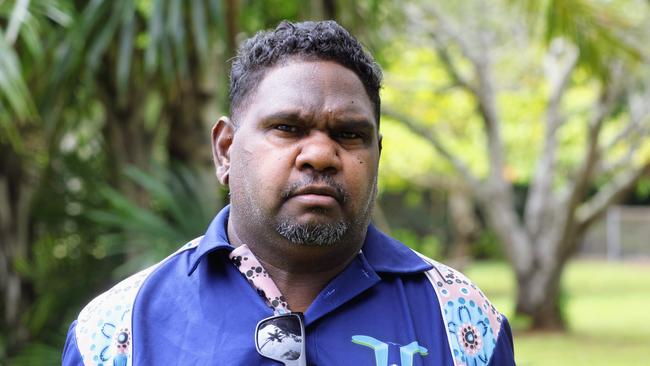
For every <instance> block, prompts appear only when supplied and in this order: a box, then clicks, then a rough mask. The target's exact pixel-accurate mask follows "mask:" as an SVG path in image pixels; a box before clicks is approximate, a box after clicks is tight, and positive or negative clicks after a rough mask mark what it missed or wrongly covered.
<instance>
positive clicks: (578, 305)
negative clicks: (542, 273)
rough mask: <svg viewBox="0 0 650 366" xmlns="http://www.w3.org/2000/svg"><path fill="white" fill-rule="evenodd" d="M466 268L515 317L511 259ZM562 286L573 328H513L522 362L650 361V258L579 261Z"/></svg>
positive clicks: (592, 365)
mask: <svg viewBox="0 0 650 366" xmlns="http://www.w3.org/2000/svg"><path fill="white" fill-rule="evenodd" d="M465 273H466V274H467V275H468V276H469V277H470V278H471V279H472V280H473V281H474V282H475V283H476V284H477V285H479V287H481V289H482V290H483V291H484V292H485V293H486V295H488V297H489V298H490V299H491V300H492V302H493V303H494V305H495V306H496V307H497V308H499V310H501V312H503V313H504V314H505V315H506V316H507V317H508V318H509V319H512V314H513V307H514V306H513V298H514V293H515V292H514V281H513V276H512V273H511V271H510V269H509V268H508V267H507V265H505V264H502V263H480V262H479V263H475V264H473V265H471V266H470V267H468V268H467V269H466V270H465ZM563 288H564V291H565V293H566V294H567V303H566V312H567V315H568V321H569V330H568V332H566V333H561V334H560V333H530V332H526V331H525V330H524V329H514V332H515V335H514V336H515V357H516V359H517V365H518V366H544V365H549V366H562V365H571V366H580V365H585V366H587V365H589V366H600V365H602V366H612V365H626V366H627V365H650V263H648V262H645V263H637V262H621V263H611V262H605V261H585V260H579V261H574V262H572V263H571V264H570V265H569V266H568V268H567V270H566V272H565V275H564V279H563Z"/></svg>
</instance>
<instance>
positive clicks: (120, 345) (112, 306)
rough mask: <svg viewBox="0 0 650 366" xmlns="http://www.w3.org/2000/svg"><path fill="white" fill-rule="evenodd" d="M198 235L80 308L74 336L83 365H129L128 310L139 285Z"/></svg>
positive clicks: (196, 242)
mask: <svg viewBox="0 0 650 366" xmlns="http://www.w3.org/2000/svg"><path fill="white" fill-rule="evenodd" d="M201 238H202V237H198V238H196V239H194V240H192V241H190V242H189V243H187V244H185V245H183V246H182V247H181V248H180V249H179V250H178V251H176V252H175V253H174V254H172V255H170V256H169V257H167V258H165V259H164V260H162V261H160V262H158V263H157V264H155V265H153V266H151V267H149V268H147V269H144V270H142V271H140V272H138V273H136V274H134V275H132V276H131V277H129V278H127V279H125V280H123V281H122V282H120V283H118V284H117V285H115V286H114V287H113V288H111V289H110V290H108V291H106V292H104V293H103V294H101V295H99V296H98V297H96V298H95V299H94V300H93V301H91V302H90V303H89V304H88V305H86V307H85V308H84V309H83V310H81V313H80V314H79V317H78V318H77V327H76V331H75V336H76V338H77V347H78V348H79V352H80V353H81V357H82V359H83V363H84V365H86V366H130V365H131V353H132V350H133V344H132V342H131V310H132V309H133V304H134V302H135V298H136V296H137V295H138V292H139V290H140V288H141V287H142V285H143V284H144V282H145V281H146V279H147V278H148V277H149V275H150V274H151V273H153V271H154V270H155V269H156V268H157V267H158V266H159V265H160V264H162V263H164V262H165V261H167V260H168V259H169V258H171V257H173V256H174V255H176V254H179V253H181V252H183V251H185V250H189V249H192V248H195V247H197V246H198V244H199V242H200V241H201Z"/></svg>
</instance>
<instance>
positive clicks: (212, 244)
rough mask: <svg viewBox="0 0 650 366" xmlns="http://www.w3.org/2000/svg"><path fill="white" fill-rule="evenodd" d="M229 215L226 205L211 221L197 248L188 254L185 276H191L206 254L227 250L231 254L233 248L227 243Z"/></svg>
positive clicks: (228, 207) (228, 208) (228, 206)
mask: <svg viewBox="0 0 650 366" xmlns="http://www.w3.org/2000/svg"><path fill="white" fill-rule="evenodd" d="M229 215H230V205H227V206H226V207H224V208H223V209H221V211H219V213H218V214H217V216H216V217H215V218H214V219H213V220H212V222H211V223H210V226H208V230H207V231H206V232H205V235H204V236H203V238H202V239H201V241H200V242H199V245H198V247H197V248H196V250H195V251H194V252H192V254H190V265H189V268H190V270H189V271H188V273H187V275H188V276H189V275H191V274H192V272H194V270H195V269H196V267H197V266H198V265H199V262H200V261H201V259H202V258H203V257H204V256H205V255H206V254H208V253H210V252H213V251H215V250H227V251H228V252H231V251H232V250H233V249H235V248H233V246H232V245H230V242H229V241H228V216H229Z"/></svg>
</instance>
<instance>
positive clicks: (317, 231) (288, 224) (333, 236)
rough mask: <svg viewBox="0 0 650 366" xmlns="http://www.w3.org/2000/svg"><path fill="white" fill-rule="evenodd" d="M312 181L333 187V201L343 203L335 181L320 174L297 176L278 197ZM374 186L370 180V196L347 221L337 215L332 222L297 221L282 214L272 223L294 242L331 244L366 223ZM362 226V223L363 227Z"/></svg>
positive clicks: (317, 244) (314, 244)
mask: <svg viewBox="0 0 650 366" xmlns="http://www.w3.org/2000/svg"><path fill="white" fill-rule="evenodd" d="M314 183H325V184H327V185H329V186H330V187H332V188H334V189H336V191H337V193H338V194H337V197H336V199H337V201H338V202H339V204H341V205H344V204H345V203H346V202H347V201H348V196H347V194H346V192H345V190H344V189H343V187H341V186H340V185H339V184H337V183H336V182H335V181H334V180H333V179H332V178H331V177H330V176H326V175H321V176H316V177H310V178H308V179H306V180H301V181H300V182H297V183H295V184H292V185H291V186H290V187H288V188H287V189H286V190H284V191H283V192H282V198H283V199H288V198H290V197H291V196H292V195H293V192H296V191H298V190H299V189H300V188H302V187H304V186H308V185H310V184H314ZM376 191H377V186H376V183H375V184H373V189H372V192H371V193H370V194H371V197H370V199H369V202H368V205H367V206H366V207H365V209H364V211H363V212H361V213H360V214H359V215H358V216H357V217H354V218H353V219H352V220H351V222H348V221H346V220H345V219H341V220H339V221H337V222H334V223H317V222H310V223H298V222H296V221H295V220H294V219H293V218H291V217H282V218H279V219H278V222H277V224H276V226H275V231H276V232H277V233H278V234H280V235H281V236H283V237H284V238H285V239H287V240H288V241H289V242H291V243H294V244H298V245H307V246H333V245H336V244H337V243H339V242H341V239H343V238H344V237H345V235H346V234H347V233H348V231H349V230H350V229H356V230H358V229H359V228H360V226H361V225H364V226H367V225H368V223H369V216H370V211H371V210H372V206H373V205H374V200H375V196H376ZM364 229H365V227H364Z"/></svg>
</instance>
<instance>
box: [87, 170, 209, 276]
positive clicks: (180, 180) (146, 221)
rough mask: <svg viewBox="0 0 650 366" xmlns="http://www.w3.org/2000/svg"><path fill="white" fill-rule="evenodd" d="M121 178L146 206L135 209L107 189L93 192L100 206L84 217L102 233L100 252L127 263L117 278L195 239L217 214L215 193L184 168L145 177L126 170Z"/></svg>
mask: <svg viewBox="0 0 650 366" xmlns="http://www.w3.org/2000/svg"><path fill="white" fill-rule="evenodd" d="M125 174H126V175H127V176H128V177H129V178H130V179H131V180H132V181H133V182H134V183H136V184H137V185H138V187H140V188H141V189H142V191H141V194H143V195H148V196H149V198H150V202H151V205H150V206H149V207H141V206H139V205H138V204H137V203H135V202H133V201H132V200H131V199H130V198H129V197H127V196H125V195H124V194H123V193H120V192H118V191H117V190H115V189H113V188H111V187H110V186H108V185H104V186H102V187H99V190H98V192H99V195H100V196H101V197H102V198H103V199H104V200H105V202H106V206H105V207H104V208H98V209H93V210H90V211H89V212H88V213H87V217H88V218H89V219H91V220H92V221H93V222H94V223H95V224H97V225H100V227H102V228H104V229H105V230H106V233H104V234H102V235H101V237H100V242H101V247H100V248H101V249H100V250H102V251H104V252H106V253H108V254H111V255H115V254H126V255H127V257H128V259H129V260H128V261H126V262H125V263H124V264H122V265H120V266H119V267H117V268H116V269H115V271H114V274H115V275H116V276H118V277H123V276H125V275H127V274H129V273H133V272H135V271H137V270H139V269H142V268H144V267H146V266H148V265H151V264H153V263H155V262H157V261H159V260H161V259H162V258H164V257H165V256H167V255H169V254H171V253H172V252H174V250H175V249H176V248H178V247H180V246H181V245H182V244H184V243H186V242H188V241H189V240H191V239H193V238H195V237H196V236H197V235H198V234H199V233H202V232H204V231H205V228H206V227H207V225H208V224H209V222H210V219H211V218H212V217H213V215H214V213H215V212H216V211H217V208H218V201H219V200H218V196H217V190H216V189H215V188H211V187H209V186H208V184H207V183H206V182H205V181H204V180H203V179H202V178H201V177H200V176H199V175H197V174H196V173H194V172H192V171H191V170H189V169H188V168H185V167H182V166H176V167H175V168H173V169H165V168H162V167H159V168H156V169H154V172H153V173H146V172H144V171H142V170H140V169H138V168H135V167H130V168H128V169H127V171H126V172H125Z"/></svg>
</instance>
